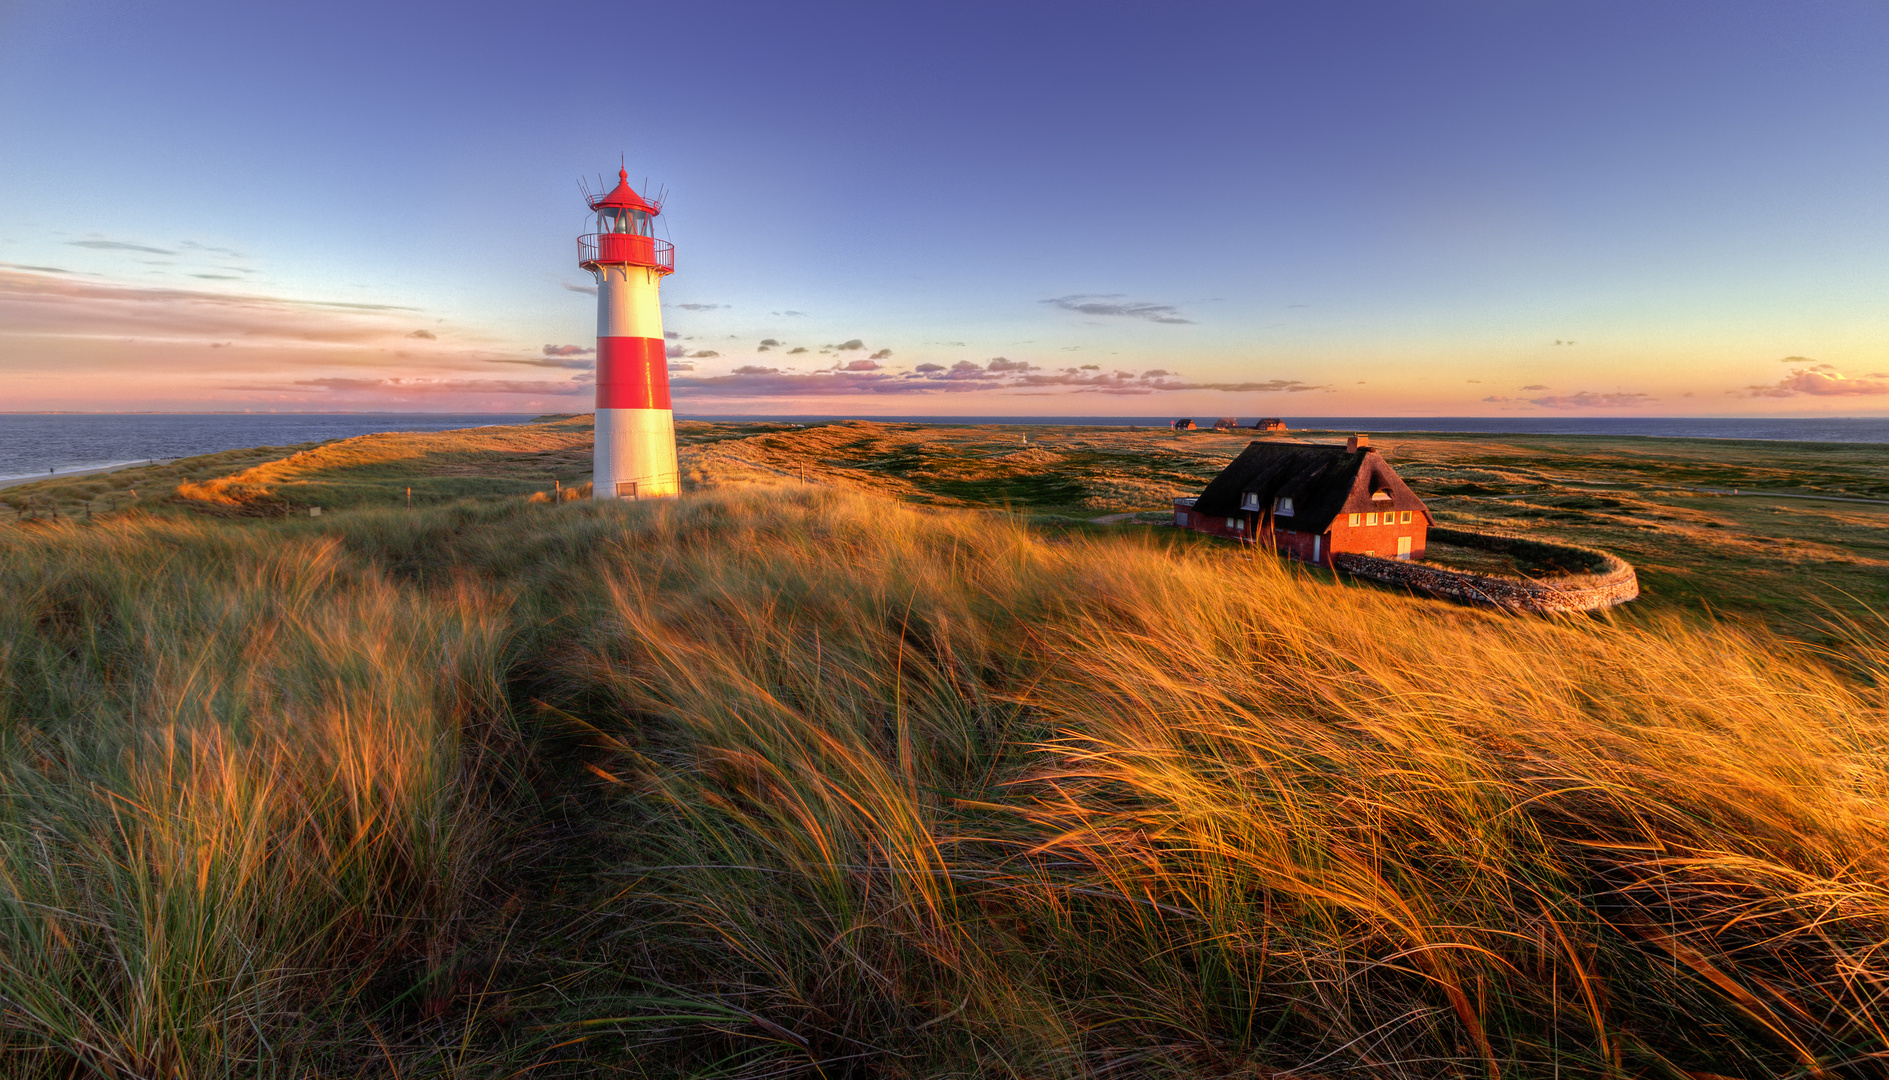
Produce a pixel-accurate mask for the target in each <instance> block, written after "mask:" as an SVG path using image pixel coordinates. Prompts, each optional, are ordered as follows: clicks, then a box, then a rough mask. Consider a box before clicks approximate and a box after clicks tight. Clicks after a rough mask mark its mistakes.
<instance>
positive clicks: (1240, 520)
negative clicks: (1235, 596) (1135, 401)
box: [1174, 435, 1432, 566]
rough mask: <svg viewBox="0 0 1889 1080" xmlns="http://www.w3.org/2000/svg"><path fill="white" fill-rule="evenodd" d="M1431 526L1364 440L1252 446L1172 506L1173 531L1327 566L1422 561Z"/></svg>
mask: <svg viewBox="0 0 1889 1080" xmlns="http://www.w3.org/2000/svg"><path fill="white" fill-rule="evenodd" d="M1431 520H1432V519H1431V517H1430V511H1429V510H1428V509H1427V508H1425V506H1424V505H1423V500H1422V499H1419V498H1417V496H1416V494H1415V493H1414V492H1412V491H1411V490H1410V488H1409V486H1408V485H1406V484H1405V483H1404V481H1403V479H1402V478H1401V477H1399V476H1398V475H1397V470H1395V469H1393V468H1391V467H1390V465H1389V463H1387V462H1386V461H1385V460H1384V459H1383V457H1381V456H1380V455H1378V454H1377V453H1376V452H1375V451H1374V450H1373V449H1372V448H1371V445H1370V439H1369V438H1368V437H1367V436H1364V435H1354V436H1352V437H1351V439H1350V440H1349V441H1348V442H1347V443H1346V444H1345V445H1344V446H1312V445H1307V444H1304V443H1278V442H1256V443H1251V444H1249V445H1248V446H1247V447H1246V449H1245V450H1244V451H1243V452H1241V454H1240V456H1239V457H1236V458H1234V459H1233V462H1232V464H1230V465H1228V466H1227V467H1226V469H1225V471H1223V472H1221V474H1220V475H1219V476H1216V477H1214V479H1213V482H1212V483H1209V484H1208V485H1207V489H1206V490H1205V491H1202V492H1201V493H1200V494H1199V495H1197V496H1195V497H1194V498H1191V499H1176V500H1175V501H1174V524H1176V525H1178V526H1181V527H1183V528H1188V529H1193V530H1194V531H1196V532H1204V533H1209V534H1212V535H1214V536H1225V537H1228V538H1231V539H1236V540H1244V541H1246V542H1248V543H1260V544H1266V545H1269V546H1272V547H1276V548H1278V549H1279V551H1281V552H1282V553H1284V554H1287V555H1290V556H1292V557H1293V558H1297V559H1303V560H1304V561H1306V562H1313V563H1320V564H1323V565H1326V566H1330V565H1331V557H1332V556H1333V555H1334V554H1339V553H1345V552H1356V553H1357V554H1360V555H1378V556H1382V557H1384V558H1396V559H1421V558H1423V553H1424V544H1425V539H1426V538H1427V537H1428V535H1429V531H1430V524H1431Z"/></svg>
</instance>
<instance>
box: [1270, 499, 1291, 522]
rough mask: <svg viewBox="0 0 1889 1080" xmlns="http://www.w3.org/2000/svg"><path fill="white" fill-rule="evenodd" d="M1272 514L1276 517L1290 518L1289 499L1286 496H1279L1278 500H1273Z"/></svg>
mask: <svg viewBox="0 0 1889 1080" xmlns="http://www.w3.org/2000/svg"><path fill="white" fill-rule="evenodd" d="M1272 512H1273V514H1274V515H1275V516H1277V517H1291V516H1292V500H1291V498H1289V497H1288V496H1284V495H1281V496H1280V497H1279V498H1277V499H1274V500H1273V503H1272Z"/></svg>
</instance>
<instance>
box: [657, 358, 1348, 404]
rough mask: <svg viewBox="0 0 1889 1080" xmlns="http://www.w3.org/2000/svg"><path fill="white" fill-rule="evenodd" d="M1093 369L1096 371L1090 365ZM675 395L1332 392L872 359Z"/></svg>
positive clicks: (741, 375) (1278, 383)
mask: <svg viewBox="0 0 1889 1080" xmlns="http://www.w3.org/2000/svg"><path fill="white" fill-rule="evenodd" d="M1090 367H1091V368H1093V365H1090ZM671 385H672V388H673V389H674V391H675V393H676V394H677V396H680V397H685V398H693V399H697V400H701V399H712V398H767V397H819V396H829V397H830V396H846V395H865V394H875V395H885V394H900V395H912V394H959V393H979V392H988V391H1006V390H1008V391H1015V392H1024V393H1030V392H1037V393H1041V392H1048V391H1055V390H1063V391H1066V392H1069V393H1092V394H1110V395H1143V394H1156V393H1169V392H1174V391H1182V390H1209V391H1214V392H1216V393H1232V394H1252V393H1302V392H1305V391H1309V390H1323V389H1326V388H1325V387H1324V386H1322V385H1317V384H1312V383H1306V382H1302V381H1300V380H1298V379H1266V380H1255V381H1251V382H1189V381H1187V380H1185V379H1183V378H1181V377H1180V376H1179V375H1177V374H1176V373H1174V372H1171V371H1167V370H1165V369H1161V368H1156V369H1154V370H1150V371H1144V372H1142V373H1141V374H1139V375H1137V374H1135V373H1134V372H1131V371H1108V372H1104V371H1100V370H1094V371H1090V370H1085V369H1083V368H1074V367H1072V368H1063V369H1061V370H1059V371H1045V370H1044V369H1042V368H1040V367H1038V366H1036V365H1034V364H1031V363H1029V362H1027V361H1023V360H1011V359H1009V358H1007V357H1001V356H999V357H994V358H992V359H991V360H990V361H988V362H986V363H983V364H979V363H976V362H974V361H971V360H960V361H958V362H957V363H955V364H952V365H950V366H949V367H947V366H945V365H943V364H937V363H924V364H919V365H917V366H916V367H915V368H913V369H912V370H911V371H906V372H893V371H886V370H884V369H883V368H882V367H881V366H880V365H879V364H877V363H876V362H874V361H872V360H854V361H851V362H849V363H846V364H843V365H838V366H836V367H833V368H828V369H825V370H822V371H816V372H808V373H804V374H803V373H795V372H787V371H782V370H781V369H779V368H772V367H763V366H760V365H746V366H743V367H738V368H736V369H735V370H734V371H733V372H732V373H730V374H728V375H713V376H702V377H693V378H683V379H677V380H674V382H673V383H672V384H671Z"/></svg>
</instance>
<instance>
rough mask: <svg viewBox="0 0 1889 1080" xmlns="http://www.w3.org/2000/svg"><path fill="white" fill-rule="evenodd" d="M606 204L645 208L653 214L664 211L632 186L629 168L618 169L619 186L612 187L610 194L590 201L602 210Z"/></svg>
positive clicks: (632, 208) (595, 208) (638, 208)
mask: <svg viewBox="0 0 1889 1080" xmlns="http://www.w3.org/2000/svg"><path fill="white" fill-rule="evenodd" d="M606 206H620V207H628V208H629V209H631V210H644V211H648V212H649V213H652V214H660V213H662V210H661V209H660V208H659V207H655V206H651V205H650V204H649V203H647V202H645V201H644V200H643V197H642V196H641V195H638V194H637V193H636V189H634V188H632V187H630V170H628V169H618V170H617V186H616V187H614V188H612V189H610V193H609V194H608V195H603V196H600V197H598V198H595V199H592V200H591V201H590V208H591V209H592V210H601V209H603V208H604V207H606Z"/></svg>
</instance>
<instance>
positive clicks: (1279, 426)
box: [1253, 416, 1291, 431]
mask: <svg viewBox="0 0 1889 1080" xmlns="http://www.w3.org/2000/svg"><path fill="white" fill-rule="evenodd" d="M1253 430H1254V431H1290V430H1291V429H1290V428H1288V427H1286V422H1285V421H1284V420H1281V419H1279V418H1278V417H1277V416H1267V417H1262V418H1261V419H1258V420H1255V421H1253Z"/></svg>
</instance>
